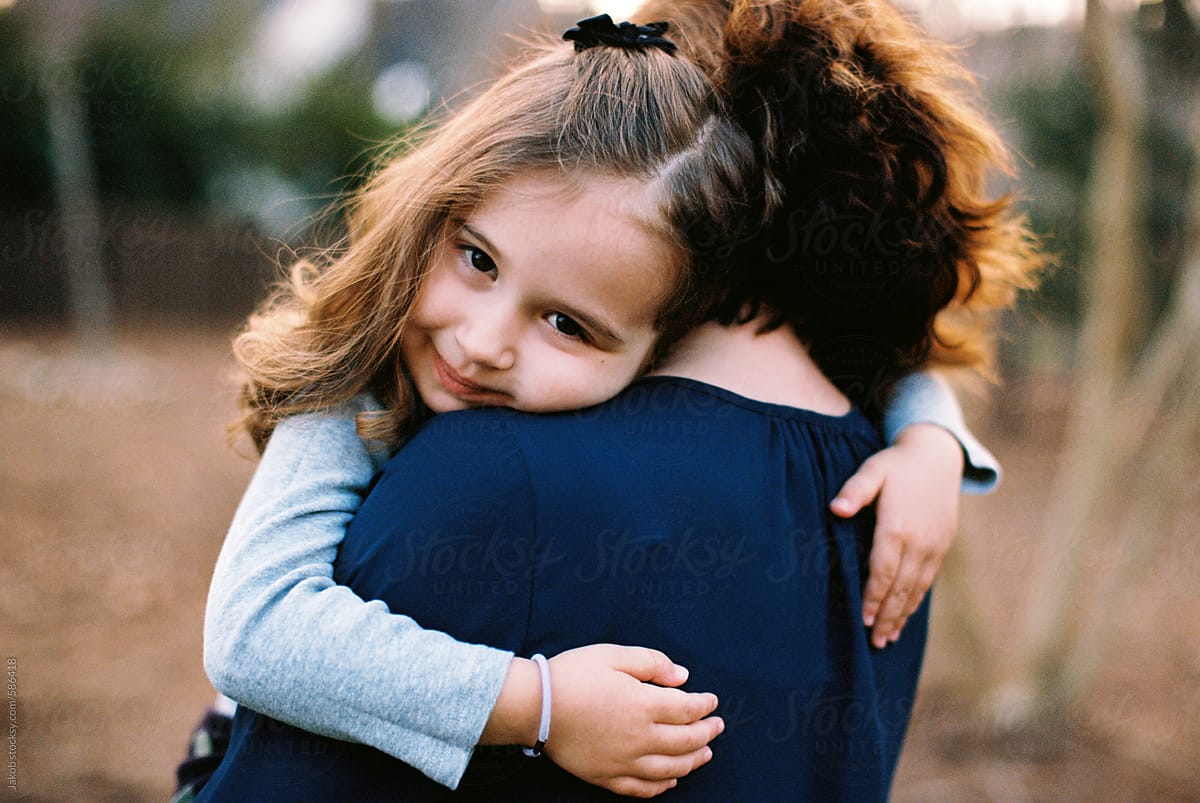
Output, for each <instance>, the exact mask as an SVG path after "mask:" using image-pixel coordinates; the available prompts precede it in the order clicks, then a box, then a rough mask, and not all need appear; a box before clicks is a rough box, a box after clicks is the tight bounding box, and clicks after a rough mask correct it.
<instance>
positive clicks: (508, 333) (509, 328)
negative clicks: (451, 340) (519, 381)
mask: <svg viewBox="0 0 1200 803" xmlns="http://www.w3.org/2000/svg"><path fill="white" fill-rule="evenodd" d="M516 323H517V322H516V320H515V318H514V316H512V315H511V314H509V313H508V312H506V311H504V310H500V309H491V310H487V311H482V312H480V313H479V314H475V315H472V316H470V317H469V318H468V319H467V320H464V321H463V322H462V323H461V324H459V326H458V329H457V331H456V334H455V336H456V337H457V339H458V345H459V347H461V348H462V351H463V355H464V356H465V357H466V358H467V359H468V360H470V361H471V362H473V363H477V364H479V365H482V366H485V367H487V368H492V369H494V370H497V371H507V370H508V369H510V368H512V367H513V365H514V364H515V363H516V357H517V353H516V348H515V345H514V344H515V343H516V330H517V325H516Z"/></svg>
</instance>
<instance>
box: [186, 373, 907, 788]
mask: <svg viewBox="0 0 1200 803" xmlns="http://www.w3.org/2000/svg"><path fill="white" fill-rule="evenodd" d="M880 446H881V443H880V440H879V435H878V433H877V432H876V430H875V429H874V427H873V426H872V425H871V424H870V422H868V421H867V419H866V418H865V417H863V416H862V415H861V414H860V413H858V412H857V411H855V412H851V413H850V414H848V415H846V416H841V417H831V416H825V415H819V414H816V413H813V412H810V411H806V410H799V409H795V408H791V407H784V406H780V405H774V404H767V403H763V402H758V401H753V400H750V399H746V398H743V397H741V396H738V395H736V394H733V393H730V392H728V391H725V390H722V389H720V388H716V387H713V386H711V385H706V384H703V383H700V382H695V381H691V380H686V379H679V378H668V377H653V378H648V379H643V380H641V381H639V382H637V383H635V384H634V385H633V386H632V387H630V388H629V389H628V390H627V391H625V392H624V393H623V394H622V395H620V396H618V397H617V398H616V399H614V400H612V401H610V402H608V403H606V404H603V405H600V406H598V407H594V408H591V409H588V410H583V411H579V412H575V413H568V414H561V415H550V416H529V415H523V414H520V413H516V412H513V411H511V410H503V409H488V410H470V411H464V412H456V413H448V414H444V415H439V416H437V417H435V418H434V419H433V420H432V421H431V422H430V423H429V424H427V425H426V426H425V427H424V428H423V429H422V430H421V432H420V433H419V434H418V435H417V436H416V437H415V438H414V439H413V440H412V441H411V442H410V443H409V444H407V445H406V446H405V447H404V448H403V449H402V450H401V451H400V452H399V453H398V454H397V455H396V456H395V457H394V458H393V459H392V460H391V462H390V463H388V465H387V466H386V468H385V469H384V470H383V472H382V474H381V475H380V477H379V478H378V479H377V483H376V485H375V487H374V488H373V490H372V491H371V493H370V495H369V496H368V497H367V499H366V501H365V502H364V504H363V507H362V510H361V511H360V512H359V514H358V515H357V516H356V517H355V519H354V521H353V523H352V524H351V526H350V530H349V532H348V534H347V537H346V541H345V543H344V544H343V545H342V548H341V552H340V554H339V557H338V560H337V564H336V567H335V577H336V579H337V580H338V581H339V582H342V583H346V584H348V585H350V586H351V587H352V588H353V589H354V590H355V591H356V592H357V593H358V594H359V595H361V596H362V597H363V598H364V599H381V600H384V601H385V602H386V603H387V604H388V606H389V608H390V609H391V610H393V611H402V612H404V613H406V614H408V615H411V616H412V617H414V618H415V619H416V620H417V621H418V622H420V623H421V624H422V625H423V626H425V627H428V628H434V629H438V630H444V631H446V632H447V633H449V634H451V635H453V636H455V637H456V638H458V639H461V640H466V641H474V642H481V643H486V644H490V645H492V646H495V647H500V648H505V649H510V650H513V651H515V652H516V653H518V654H520V655H525V656H528V655H531V654H532V653H535V652H542V653H545V654H546V655H547V656H552V655H554V654H556V653H558V652H561V651H563V650H566V649H570V648H572V647H577V646H581V645H585V644H591V643H595V642H615V643H618V644H637V645H645V646H649V647H655V648H658V649H661V650H662V651H664V652H665V653H666V654H667V655H669V656H670V657H671V658H672V659H674V660H675V661H676V662H678V663H680V664H683V665H684V666H686V667H688V669H689V670H690V672H691V675H690V678H689V680H688V683H687V685H686V686H685V688H687V689H694V690H698V691H712V692H715V693H716V694H717V696H718V697H719V698H720V701H721V702H720V707H719V709H718V713H719V714H720V715H721V716H722V717H723V718H724V719H725V722H726V729H725V732H724V733H723V734H722V735H721V736H719V737H718V738H717V739H716V740H715V742H713V745H712V747H713V759H712V761H710V762H709V763H708V764H706V765H705V766H703V767H701V768H700V769H698V770H696V771H695V772H693V773H692V774H690V775H688V776H687V777H685V778H683V779H681V780H680V782H679V785H678V786H677V787H676V788H675V789H673V790H671V791H669V792H667V793H666V794H664V795H663V796H662V798H661V799H662V800H664V801H670V800H689V801H693V800H696V801H707V800H712V801H730V800H764V799H770V800H839V801H855V800H886V798H887V792H888V787H889V785H890V783H891V778H892V774H893V771H894V769H895V766H896V761H897V759H898V756H899V751H900V745H901V741H902V739H903V736H904V732H905V729H906V727H907V725H908V720H909V715H910V713H911V710H912V702H913V695H914V693H915V688H916V682H917V675H918V672H919V670H920V664H921V657H922V653H923V651H924V644H925V635H926V626H927V615H928V611H927V605H926V604H922V607H921V609H919V610H918V612H917V613H916V614H915V615H914V616H913V617H912V619H911V620H910V621H909V623H908V625H907V626H906V628H905V631H904V637H903V638H901V639H900V640H899V642H897V643H896V644H894V645H892V646H890V647H888V648H886V649H885V650H875V649H873V648H872V647H870V645H869V642H868V631H867V630H866V628H864V627H863V625H862V622H861V614H860V611H861V609H862V586H863V583H864V581H865V576H866V560H867V556H868V552H869V550H870V542H869V538H870V533H871V528H872V526H873V522H872V521H871V520H870V519H869V518H868V517H867V516H860V517H858V518H856V519H854V520H852V521H849V522H846V521H842V520H840V519H838V518H836V517H834V516H832V515H831V514H830V513H829V512H828V507H827V506H828V502H829V500H831V499H832V498H833V497H834V496H835V495H836V493H837V491H838V489H839V488H840V487H841V485H842V483H843V482H845V480H846V479H847V478H848V477H849V476H850V475H851V474H853V473H854V471H855V470H856V469H857V468H858V466H859V465H860V464H861V463H862V461H863V460H865V459H866V458H867V457H869V456H870V455H871V454H873V453H874V452H875V451H877V450H878V449H879V448H880ZM330 682H336V679H334V678H331V681H330ZM550 738H551V739H553V738H554V737H553V723H552V724H551V737H550ZM446 797H454V798H463V799H479V800H521V801H535V800H608V799H616V798H617V796H615V795H611V794H610V793H607V792H604V791H603V790H600V789H599V788H597V787H593V786H590V785H588V784H585V783H584V782H582V781H579V780H577V779H575V778H573V777H572V776H570V775H569V774H567V773H566V772H564V771H562V770H560V769H558V767H556V766H555V765H554V764H553V762H551V761H549V760H548V759H546V758H540V759H536V760H532V759H528V758H526V757H524V756H523V755H521V754H520V752H519V749H518V748H503V749H488V748H480V749H478V750H477V751H476V755H475V757H474V758H473V760H472V762H471V766H470V767H469V768H468V771H467V774H466V775H465V776H464V778H463V781H462V782H461V784H460V785H459V788H458V790H457V791H454V792H452V791H450V790H448V789H446V788H445V787H442V786H439V785H438V784H436V783H434V782H433V781H430V780H429V779H427V778H426V777H425V776H423V775H421V774H420V773H419V772H417V771H416V770H414V769H412V768H411V767H408V766H407V765H405V764H402V763H401V762H399V761H397V760H396V759H393V758H390V757H388V756H386V755H385V754H383V753H381V752H379V751H376V750H374V749H372V748H369V747H365V746H362V745H352V744H348V743H344V742H338V741H335V740H331V739H326V738H324V737H320V736H315V735H313V734H310V733H306V732H303V731H300V730H297V729H295V728H292V727H290V726H287V725H283V724H282V723H279V722H276V721H275V720H272V719H270V718H268V717H265V716H263V715H261V714H258V713H256V712H253V711H250V710H248V709H240V710H239V712H238V715H237V717H236V718H235V724H234V733H233V738H232V743H231V746H230V752H229V754H228V755H227V757H226V759H225V761H224V763H223V764H222V767H221V769H220V770H219V771H218V772H217V774H216V775H215V776H214V778H213V779H212V781H210V783H209V784H208V785H207V786H206V788H205V789H204V792H203V794H202V795H201V799H202V800H204V799H211V800H224V799H239V800H240V799H246V800H250V799H255V800H257V799H262V800H270V799H281V800H284V799H286V800H314V801H324V800H336V799H345V800H351V799H353V800H439V799H443V798H446Z"/></svg>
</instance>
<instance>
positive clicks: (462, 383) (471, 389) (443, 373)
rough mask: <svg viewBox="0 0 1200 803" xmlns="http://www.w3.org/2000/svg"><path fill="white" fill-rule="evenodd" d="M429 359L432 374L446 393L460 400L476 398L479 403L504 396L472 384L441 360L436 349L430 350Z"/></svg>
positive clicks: (498, 392)
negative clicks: (491, 397) (488, 398)
mask: <svg viewBox="0 0 1200 803" xmlns="http://www.w3.org/2000/svg"><path fill="white" fill-rule="evenodd" d="M430 357H431V359H432V361H433V372H434V374H435V375H436V376H437V379H438V381H439V382H441V383H442V387H443V388H445V389H446V392H447V393H450V394H451V395H453V396H458V397H459V398H462V399H467V398H470V397H476V398H478V400H479V401H480V402H481V403H482V402H484V401H485V400H486V399H487V397H489V396H503V395H505V394H503V393H501V392H500V391H493V390H489V389H488V388H486V387H484V386H483V385H480V384H477V383H475V382H472V381H471V380H469V379H467V378H466V377H464V376H463V375H462V374H460V373H459V372H458V371H456V370H454V368H453V367H452V366H451V365H450V363H448V362H446V361H445V359H443V358H442V355H441V354H438V352H437V349H436V348H435V349H432V350H431V354H430Z"/></svg>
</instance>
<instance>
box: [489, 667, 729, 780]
mask: <svg viewBox="0 0 1200 803" xmlns="http://www.w3.org/2000/svg"><path fill="white" fill-rule="evenodd" d="M686 680H687V670H686V669H684V668H683V667H680V666H676V665H675V664H674V663H673V662H672V661H671V660H670V659H669V658H667V656H666V655H664V654H663V653H661V652H659V651H658V650H651V649H647V648H644V647H623V646H618V645H616V644H592V645H589V646H587V647H579V648H577V649H574V650H568V651H566V652H563V653H559V654H558V655H556V656H554V657H553V658H551V659H550V688H551V694H552V699H551V714H552V716H551V719H550V738H549V739H548V740H547V741H546V748H545V751H546V755H547V756H549V757H550V758H551V759H552V760H553V761H554V763H556V764H558V765H559V766H560V767H562V768H563V769H565V770H566V771H567V772H570V773H571V774H572V775H574V776H576V777H578V778H581V779H583V780H585V781H587V782H589V783H593V784H596V785H597V786H601V787H603V788H605V789H608V790H609V791H611V792H616V793H618V794H622V795H632V796H633V797H654V796H655V795H658V794H661V793H662V792H665V791H666V790H668V789H670V788H671V787H673V786H675V783H676V780H677V779H679V778H682V777H683V776H684V775H687V774H688V773H689V772H691V771H692V770H694V769H696V767H699V766H700V765H702V764H704V763H705V762H707V761H708V760H709V759H710V758H712V750H711V749H710V748H709V747H708V743H709V742H711V741H712V740H713V739H714V738H716V736H717V734H719V733H720V732H721V731H722V730H724V729H725V723H724V721H722V720H721V718H720V717H713V716H708V715H709V714H711V713H712V712H713V710H714V709H715V708H716V707H717V698H716V695H713V694H707V693H695V692H692V693H689V692H684V691H681V690H680V689H676V688H664V687H673V686H679V685H681V684H682V683H683V682H684V681H686ZM510 681H512V682H513V685H514V686H518V687H519V688H520V689H521V691H520V692H519V696H520V698H521V699H522V702H521V703H520V704H519V705H518V706H517V708H515V709H511V710H514V711H519V713H518V714H516V715H515V716H512V717H511V718H510V722H511V723H513V724H515V725H516V726H517V727H518V728H519V733H520V735H519V736H517V738H515V739H514V740H513V741H514V742H515V743H518V744H533V742H534V740H535V737H536V734H537V723H538V718H539V716H540V712H541V678H540V675H539V672H538V669H537V667H536V666H534V665H533V663H532V662H531V661H527V660H525V659H521V658H514V659H513V668H512V669H511V670H510V671H509V679H508V680H506V681H505V690H502V691H501V699H500V700H498V701H497V707H496V709H495V710H493V712H492V720H489V722H488V729H485V731H484V734H485V737H486V738H487V741H489V742H491V743H497V737H498V736H499V734H497V733H493V734H492V735H491V736H489V731H494V729H493V720H496V719H497V718H498V716H500V715H501V714H502V712H501V705H502V702H503V700H504V697H505V691H506V690H508V689H509V687H510ZM481 741H483V740H481ZM506 741H507V740H506ZM510 743H512V742H510Z"/></svg>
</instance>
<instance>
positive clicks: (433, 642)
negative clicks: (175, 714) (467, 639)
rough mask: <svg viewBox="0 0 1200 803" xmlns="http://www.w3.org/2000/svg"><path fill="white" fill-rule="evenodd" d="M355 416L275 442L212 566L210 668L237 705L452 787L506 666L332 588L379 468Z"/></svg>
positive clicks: (502, 655)
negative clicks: (371, 750) (370, 750)
mask: <svg viewBox="0 0 1200 803" xmlns="http://www.w3.org/2000/svg"><path fill="white" fill-rule="evenodd" d="M358 409H361V408H358ZM358 409H354V408H349V407H348V408H345V409H342V410H339V411H337V412H336V413H334V414H328V415H319V414H311V415H301V416H296V417H294V418H292V419H288V420H286V421H284V422H282V423H281V424H280V425H279V426H278V427H277V428H276V430H275V432H274V434H273V435H272V436H271V440H270V442H269V443H268V445H267V449H266V451H265V452H264V454H263V457H262V461H261V463H260V464H259V466H258V469H257V471H256V472H255V475H254V478H253V479H252V480H251V483H250V486H249V488H248V489H247V491H246V494H245V496H244V497H243V499H242V502H241V505H240V506H239V508H238V511H237V513H236V515H235V517H234V520H233V524H232V526H231V528H230V530H229V533H228V535H227V536H226V539H225V544H224V546H223V547H222V549H221V554H220V557H219V558H218V560H217V565H216V569H215V572H214V576H213V581H212V586H211V589H210V591H209V597H208V606H207V610H206V613H205V623H204V665H205V669H206V671H207V672H208V675H209V678H210V679H211V680H212V682H213V685H214V686H215V687H216V688H217V690H218V691H220V692H222V693H224V694H227V695H229V696H230V697H232V698H233V699H235V700H237V701H238V702H239V703H240V704H243V705H246V706H249V707H250V708H253V709H255V710H257V711H260V712H262V713H264V714H267V715H269V716H272V717H275V718H276V719H280V720H283V721H285V722H288V723H291V724H293V725H296V726H298V727H301V728H304V729H306V730H310V731H313V732H315V733H320V734H323V735H326V736H332V737H335V738H338V739H344V740H348V741H355V742H361V743H364V744H369V745H371V746H373V747H376V748H378V749H380V750H382V751H384V752H386V753H388V754H390V755H393V756H395V757H396V758H399V759H401V760H403V761H405V762H407V763H408V764H411V765H412V766H414V767H416V768H417V769H418V770H420V771H421V772H423V773H425V774H426V775H428V776H429V777H430V778H432V779H434V780H435V781H437V782H439V783H441V784H444V785H446V786H448V787H450V788H454V787H456V786H457V784H458V782H459V780H460V778H461V777H462V774H463V771H464V770H465V769H466V765H467V762H468V761H469V760H470V757H471V754H472V751H473V750H474V747H475V744H476V742H477V741H478V740H479V736H480V734H481V733H482V731H483V727H484V725H485V724H486V722H487V719H488V717H489V715H490V714H491V710H492V707H493V706H494V705H495V701H496V697H497V696H498V695H499V693H500V687H501V685H502V684H503V682H504V678H505V676H506V675H507V672H508V668H509V664H510V661H511V658H512V654H511V653H509V652H505V651H503V650H496V649H492V648H491V647H486V646H482V645H474V644H465V643H462V642H459V641H455V640H454V639H452V638H450V637H449V636H447V635H446V634H444V633H441V632H438V631H433V630H426V629H423V628H422V627H420V625H418V624H417V623H416V622H415V621H413V620H412V619H411V618H409V617H407V616H401V615H393V614H391V613H389V611H388V609H387V606H386V605H385V604H384V603H382V602H379V601H372V602H364V601H363V600H362V599H360V598H359V597H358V596H356V595H355V594H354V592H353V591H351V590H350V589H349V588H346V587H345V586H339V585H336V584H335V583H334V582H333V579H332V575H333V565H332V564H333V560H334V558H335V556H336V554H337V549H338V545H339V544H340V543H341V542H342V540H343V539H344V538H345V534H346V527H347V525H348V524H349V522H350V519H351V517H352V516H353V515H354V513H355V512H356V511H357V510H358V508H359V506H360V505H361V503H362V497H363V494H364V493H365V491H366V488H367V486H368V484H369V482H370V480H371V478H372V476H373V475H374V472H375V468H376V466H375V464H374V462H373V460H372V457H371V455H370V453H369V452H368V451H367V450H366V448H365V447H364V445H363V443H362V441H361V440H360V439H359V438H358V435H357V434H356V433H355V431H354V415H355V413H356V412H357V411H358Z"/></svg>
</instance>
